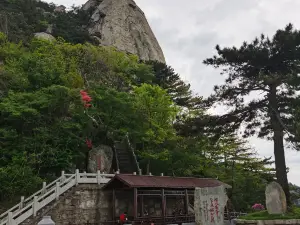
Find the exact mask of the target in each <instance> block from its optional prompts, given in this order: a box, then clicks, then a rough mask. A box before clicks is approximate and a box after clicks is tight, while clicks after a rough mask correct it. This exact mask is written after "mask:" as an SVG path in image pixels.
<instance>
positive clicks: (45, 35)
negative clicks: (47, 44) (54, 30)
mask: <svg viewBox="0 0 300 225" xmlns="http://www.w3.org/2000/svg"><path fill="white" fill-rule="evenodd" d="M34 37H35V38H39V39H44V40H48V41H55V40H56V39H55V37H53V36H52V35H51V34H48V33H45V32H40V33H35V34H34Z"/></svg>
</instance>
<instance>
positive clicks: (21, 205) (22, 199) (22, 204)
mask: <svg viewBox="0 0 300 225" xmlns="http://www.w3.org/2000/svg"><path fill="white" fill-rule="evenodd" d="M24 199H25V197H24V196H21V201H20V207H19V208H20V209H23V207H24Z"/></svg>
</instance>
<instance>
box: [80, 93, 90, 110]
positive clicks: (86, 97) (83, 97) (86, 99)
mask: <svg viewBox="0 0 300 225" xmlns="http://www.w3.org/2000/svg"><path fill="white" fill-rule="evenodd" d="M80 95H81V100H82V101H83V105H84V107H85V108H90V107H91V106H92V105H91V104H89V103H90V102H91V101H92V98H91V96H89V94H88V93H87V92H86V91H83V90H81V91H80Z"/></svg>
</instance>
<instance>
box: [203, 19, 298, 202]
mask: <svg viewBox="0 0 300 225" xmlns="http://www.w3.org/2000/svg"><path fill="white" fill-rule="evenodd" d="M299 44H300V33H299V31H298V30H294V29H293V26H292V25H291V24H289V25H288V26H287V27H286V28H285V29H284V30H278V31H277V32H276V34H275V35H274V37H273V38H272V39H269V38H266V37H265V36H264V35H261V37H260V39H258V38H256V39H255V40H254V41H253V42H251V43H247V42H244V43H243V45H242V46H241V47H240V48H236V47H232V48H221V47H219V46H217V47H216V50H217V52H218V55H217V56H214V57H213V58H209V59H206V60H205V61H204V63H205V64H206V65H212V66H214V67H216V68H222V69H223V74H226V75H227V77H226V84H224V85H221V86H216V87H215V94H213V95H212V96H211V97H210V98H209V101H211V103H222V104H225V105H227V106H229V107H231V108H232V110H231V111H230V113H228V114H227V115H225V116H223V117H222V118H221V119H224V120H227V122H231V123H232V124H234V125H235V127H239V126H240V125H241V124H242V123H246V124H247V126H246V128H245V130H244V131H245V132H244V134H245V136H248V135H254V134H256V133H258V137H268V138H270V139H273V141H274V155H275V165H276V178H277V181H278V182H279V183H280V184H281V186H282V187H283V189H284V191H285V194H286V196H287V201H288V204H290V194H289V186H288V179H287V168H286V163H285V153H284V144H283V141H284V134H285V132H286V127H285V124H287V119H288V117H289V114H290V112H289V110H290V105H291V104H292V102H293V100H294V98H295V95H296V90H297V89H298V85H299V81H300V79H299V76H298V74H299V69H298V63H299V54H300V51H299V48H298V45H299ZM254 92H256V93H259V96H260V97H256V99H255V100H252V101H250V102H247V101H245V97H247V96H249V95H250V94H252V93H254Z"/></svg>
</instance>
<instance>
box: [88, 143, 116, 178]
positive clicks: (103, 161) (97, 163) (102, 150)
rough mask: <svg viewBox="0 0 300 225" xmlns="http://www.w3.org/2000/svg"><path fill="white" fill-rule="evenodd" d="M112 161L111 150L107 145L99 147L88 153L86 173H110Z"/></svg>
mask: <svg viewBox="0 0 300 225" xmlns="http://www.w3.org/2000/svg"><path fill="white" fill-rule="evenodd" d="M112 161H113V150H112V148H111V147H109V146H107V145H100V146H98V147H97V148H93V149H92V150H91V151H90V152H89V162H88V172H90V173H96V172H97V171H98V170H100V171H101V172H102V173H110V170H111V166H112Z"/></svg>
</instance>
